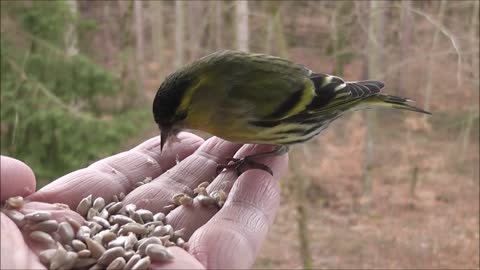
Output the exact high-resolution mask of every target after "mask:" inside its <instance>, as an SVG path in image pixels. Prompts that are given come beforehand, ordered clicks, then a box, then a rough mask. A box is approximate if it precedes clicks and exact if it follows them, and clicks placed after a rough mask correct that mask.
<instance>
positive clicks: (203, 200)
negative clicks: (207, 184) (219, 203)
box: [196, 195, 216, 206]
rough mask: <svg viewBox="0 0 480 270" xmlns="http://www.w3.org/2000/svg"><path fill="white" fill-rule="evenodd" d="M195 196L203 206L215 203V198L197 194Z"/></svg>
mask: <svg viewBox="0 0 480 270" xmlns="http://www.w3.org/2000/svg"><path fill="white" fill-rule="evenodd" d="M196 198H197V199H198V201H199V202H200V204H202V205H203V206H212V205H215V203H216V201H215V199H214V198H212V197H210V196H205V195H198V196H197V197H196Z"/></svg>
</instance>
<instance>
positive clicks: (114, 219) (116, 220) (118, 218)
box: [110, 215, 135, 225]
mask: <svg viewBox="0 0 480 270" xmlns="http://www.w3.org/2000/svg"><path fill="white" fill-rule="evenodd" d="M110 219H111V220H110V222H111V223H113V224H119V225H125V224H127V223H134V222H135V221H134V220H133V219H131V218H129V217H127V216H122V215H113V216H111V217H110Z"/></svg>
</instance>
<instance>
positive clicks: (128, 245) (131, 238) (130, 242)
mask: <svg viewBox="0 0 480 270" xmlns="http://www.w3.org/2000/svg"><path fill="white" fill-rule="evenodd" d="M137 242H138V239H137V237H136V236H135V234H134V233H129V234H128V236H127V239H125V244H124V247H125V249H126V250H129V249H132V248H133V247H134V246H135V244H136V243H137Z"/></svg>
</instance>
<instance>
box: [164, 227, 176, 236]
mask: <svg viewBox="0 0 480 270" xmlns="http://www.w3.org/2000/svg"><path fill="white" fill-rule="evenodd" d="M164 227H165V228H166V229H167V234H168V235H170V237H173V233H174V231H173V227H172V225H170V224H167V225H165V226H164Z"/></svg>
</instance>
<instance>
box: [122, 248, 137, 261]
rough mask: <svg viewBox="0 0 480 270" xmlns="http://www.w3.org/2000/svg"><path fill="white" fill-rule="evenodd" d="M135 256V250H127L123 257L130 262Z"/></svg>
mask: <svg viewBox="0 0 480 270" xmlns="http://www.w3.org/2000/svg"><path fill="white" fill-rule="evenodd" d="M133 255H135V251H134V250H127V251H125V254H124V255H123V257H124V258H125V260H126V261H128V260H130V258H131V257H132V256H133Z"/></svg>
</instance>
